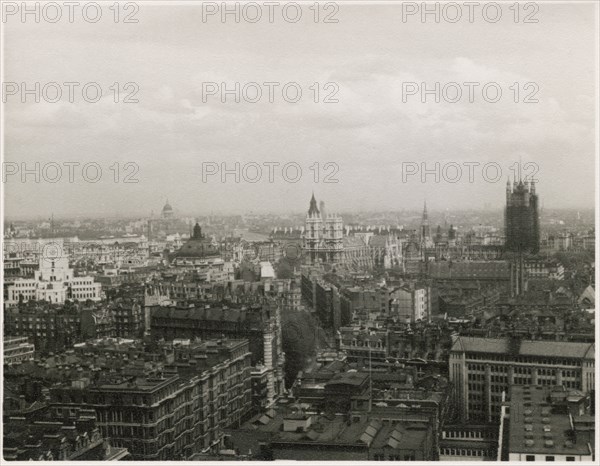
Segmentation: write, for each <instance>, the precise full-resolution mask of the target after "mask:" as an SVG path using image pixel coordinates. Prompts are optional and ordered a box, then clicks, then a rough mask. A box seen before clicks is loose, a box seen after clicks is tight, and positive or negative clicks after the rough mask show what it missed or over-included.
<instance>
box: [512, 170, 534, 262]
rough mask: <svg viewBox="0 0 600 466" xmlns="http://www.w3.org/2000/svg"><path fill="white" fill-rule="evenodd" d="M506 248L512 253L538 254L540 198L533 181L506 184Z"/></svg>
mask: <svg viewBox="0 0 600 466" xmlns="http://www.w3.org/2000/svg"><path fill="white" fill-rule="evenodd" d="M504 221H505V235H506V243H505V248H506V250H507V251H510V252H523V253H534V254H536V253H538V252H539V250H540V226H539V216H538V196H537V194H536V192H535V184H534V182H533V181H531V182H530V183H528V182H527V181H525V182H523V181H519V182H517V181H516V180H515V182H514V183H513V185H512V188H511V185H510V181H507V182H506V211H505V214H504Z"/></svg>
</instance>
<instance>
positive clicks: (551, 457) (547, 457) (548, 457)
mask: <svg viewBox="0 0 600 466" xmlns="http://www.w3.org/2000/svg"><path fill="white" fill-rule="evenodd" d="M546 461H554V456H546Z"/></svg>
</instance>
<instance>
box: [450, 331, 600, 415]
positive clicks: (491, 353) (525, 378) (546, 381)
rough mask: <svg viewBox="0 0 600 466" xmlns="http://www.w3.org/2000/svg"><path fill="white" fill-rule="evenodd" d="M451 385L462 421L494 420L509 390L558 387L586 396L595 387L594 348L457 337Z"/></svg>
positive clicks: (540, 341) (548, 342) (578, 344)
mask: <svg viewBox="0 0 600 466" xmlns="http://www.w3.org/2000/svg"><path fill="white" fill-rule="evenodd" d="M449 373H450V381H451V383H453V384H454V396H455V403H457V407H458V410H459V412H460V413H461V416H462V419H463V420H464V421H467V420H469V421H473V420H478V421H482V422H491V421H496V420H498V419H499V418H500V413H501V406H502V394H503V392H507V391H508V388H509V387H510V386H512V385H542V386H544V385H558V386H564V387H566V388H569V389H571V388H572V389H576V390H580V391H582V392H583V393H589V392H591V391H592V390H594V386H595V381H594V377H595V350H594V343H578V342H566V341H543V340H533V341H526V340H521V339H519V338H477V337H458V338H456V340H455V341H454V344H453V345H452V349H451V350H450V362H449Z"/></svg>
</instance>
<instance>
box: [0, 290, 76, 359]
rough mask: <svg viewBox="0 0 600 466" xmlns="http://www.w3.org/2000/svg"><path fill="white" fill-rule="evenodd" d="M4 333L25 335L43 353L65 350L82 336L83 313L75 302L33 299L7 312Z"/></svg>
mask: <svg viewBox="0 0 600 466" xmlns="http://www.w3.org/2000/svg"><path fill="white" fill-rule="evenodd" d="M4 332H5V335H12V336H19V337H26V338H28V339H29V341H30V342H32V343H33V344H34V345H35V349H36V351H40V352H42V353H48V352H57V351H63V350H65V349H67V348H70V347H71V346H72V345H73V344H74V343H76V342H78V341H80V339H81V317H80V313H79V309H78V307H77V306H75V305H53V304H50V303H48V302H35V301H31V302H28V303H25V304H22V305H19V306H13V307H11V308H9V309H6V310H5V312H4Z"/></svg>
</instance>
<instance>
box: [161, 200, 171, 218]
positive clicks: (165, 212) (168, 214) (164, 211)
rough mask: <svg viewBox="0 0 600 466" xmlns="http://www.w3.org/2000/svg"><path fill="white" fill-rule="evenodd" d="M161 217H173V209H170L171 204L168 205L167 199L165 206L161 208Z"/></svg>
mask: <svg viewBox="0 0 600 466" xmlns="http://www.w3.org/2000/svg"><path fill="white" fill-rule="evenodd" d="M162 215H163V217H171V216H173V207H171V204H169V200H168V199H167V202H166V203H165V206H164V207H163V208H162Z"/></svg>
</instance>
